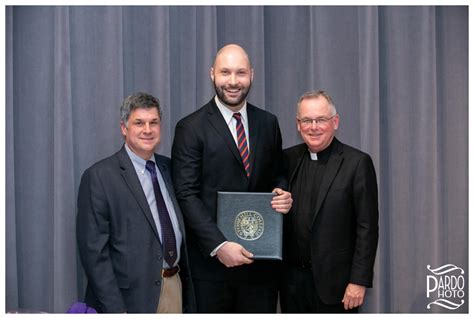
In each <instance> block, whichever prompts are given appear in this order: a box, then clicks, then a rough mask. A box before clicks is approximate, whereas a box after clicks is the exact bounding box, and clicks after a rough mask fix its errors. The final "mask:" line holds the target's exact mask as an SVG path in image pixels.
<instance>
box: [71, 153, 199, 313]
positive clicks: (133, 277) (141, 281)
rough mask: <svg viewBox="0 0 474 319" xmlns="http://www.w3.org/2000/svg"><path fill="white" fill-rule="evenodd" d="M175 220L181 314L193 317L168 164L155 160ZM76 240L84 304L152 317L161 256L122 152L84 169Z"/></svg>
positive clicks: (143, 200)
mask: <svg viewBox="0 0 474 319" xmlns="http://www.w3.org/2000/svg"><path fill="white" fill-rule="evenodd" d="M155 160H156V164H157V166H158V168H159V170H160V172H161V174H162V176H163V179H164V181H165V183H166V186H167V189H168V193H169V194H170V197H171V199H172V201H173V204H174V210H175V212H176V215H177V217H178V221H179V225H180V229H181V233H182V234H183V244H182V246H181V259H180V267H181V272H180V273H179V274H180V277H181V280H182V283H183V311H184V312H192V311H194V295H193V290H192V284H191V280H190V278H189V269H188V259H187V258H188V257H187V249H186V246H185V241H184V239H185V238H186V237H185V228H184V222H183V217H182V214H181V211H180V208H179V206H178V203H177V201H176V198H175V195H174V189H173V185H172V181H171V167H170V164H171V163H170V159H169V158H167V157H164V156H160V155H157V154H155ZM76 227H77V229H76V235H77V242H78V248H79V254H80V257H81V261H82V265H83V266H84V270H85V273H86V275H87V278H88V285H87V291H86V296H85V302H86V303H87V304H88V305H89V306H91V307H94V308H95V309H96V310H97V311H98V312H107V313H113V312H118V313H121V312H125V311H126V312H131V313H142V312H143V313H156V309H157V306H158V302H159V299H160V290H161V280H162V278H161V269H162V266H163V253H162V249H161V243H160V240H159V236H158V231H157V229H156V225H155V222H154V220H153V217H152V213H151V210H150V207H149V205H148V202H147V199H146V197H145V194H144V192H143V189H142V186H141V184H140V181H139V179H138V176H137V174H136V171H135V168H134V166H133V164H132V161H131V160H130V157H129V156H128V154H127V151H126V150H125V147H122V148H121V149H120V151H118V152H117V153H115V154H114V155H112V156H110V157H108V158H106V159H104V160H102V161H99V162H98V163H96V164H94V165H93V166H91V167H90V168H88V169H87V170H86V171H85V172H84V174H83V176H82V179H81V184H80V187H79V196H78V214H77V224H76Z"/></svg>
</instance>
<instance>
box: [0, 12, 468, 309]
mask: <svg viewBox="0 0 474 319" xmlns="http://www.w3.org/2000/svg"><path fill="white" fill-rule="evenodd" d="M227 43H238V44H240V45H242V46H243V47H245V48H246V49H247V51H248V53H249V55H250V57H251V59H252V62H253V66H254V68H255V79H254V83H253V87H252V90H251V94H250V95H249V100H250V101H251V102H252V103H254V104H256V105H258V106H260V107H262V108H263V109H266V110H268V111H270V112H272V113H274V114H276V115H277V116H278V118H279V121H280V126H281V130H282V134H283V142H284V146H285V147H289V146H292V145H294V144H296V143H300V142H301V140H300V138H299V135H298V134H297V131H296V125H295V104H296V101H297V99H298V97H299V96H300V95H301V94H302V93H303V92H304V91H306V90H309V89H324V90H327V91H328V92H329V93H330V94H331V95H332V96H333V98H334V101H335V104H336V107H337V109H338V112H339V114H340V116H341V125H340V130H339V132H338V137H339V139H340V140H341V141H342V142H344V143H347V144H350V145H352V146H354V147H357V148H360V149H362V150H363V151H365V152H368V153H369V154H370V155H371V156H372V158H373V159H374V163H375V167H376V171H377V177H378V182H379V193H380V242H379V248H378V252H377V259H376V265H375V280H374V288H373V289H370V290H368V293H367V297H366V302H365V305H364V306H363V308H362V311H363V312H383V313H387V312H388V313H392V312H467V311H468V299H469V296H468V287H467V282H468V193H467V185H468V134H467V132H468V117H467V115H468V7H467V6H464V7H456V6H449V7H432V6H409V7H392V6H391V7H374V6H369V7H365V6H364V7H354V6H337V7H330V6H324V7H319V6H318V7H307V6H297V7H294V6H251V7H233V6H222V7H220V6H218V7H215V6H199V7H192V6H178V7H172V6H171V7H167V6H156V7H141V6H134V7H81V6H74V7H31V6H19V7H17V6H7V7H6V308H7V310H11V309H18V308H20V309H27V310H37V311H46V312H65V311H66V310H67V308H68V307H69V306H70V305H71V304H72V303H73V302H74V301H77V300H80V299H81V298H82V296H83V291H84V287H85V283H86V282H85V278H84V276H83V273H82V269H81V266H80V263H79V261H78V258H77V254H76V244H75V215H76V197H77V191H78V185H79V181H80V177H81V174H82V172H83V171H84V170H85V169H86V168H87V167H89V166H90V165H91V164H93V163H94V162H96V161H98V160H99V159H101V158H103V157H105V156H108V155H110V154H112V153H113V152H115V151H116V150H118V149H119V148H120V146H121V144H122V138H121V136H120V130H119V106H120V104H121V101H122V100H123V98H124V97H125V96H126V95H129V94H130V93H132V92H135V91H139V90H140V91H147V92H150V93H151V94H153V95H156V96H157V97H159V99H160V100H161V102H162V104H163V108H164V115H163V131H162V134H163V138H162V143H161V145H160V148H159V152H160V153H161V154H164V155H167V156H169V155H170V149H171V144H172V141H173V135H174V126H175V124H176V122H177V121H178V120H179V119H181V118H182V117H183V116H185V115H187V114H189V113H191V112H193V111H194V110H196V109H197V108H199V107H200V106H201V105H203V104H204V103H206V102H207V101H209V100H210V99H211V97H212V96H213V88H212V85H211V83H210V80H209V75H208V74H209V67H210V65H211V64H212V61H213V58H214V54H215V52H216V50H217V49H218V48H220V47H221V46H223V45H225V44H227ZM445 264H454V265H456V266H458V267H460V268H463V270H464V271H465V272H464V274H463V276H464V278H465V283H466V284H465V287H464V288H463V292H464V298H463V300H464V305H462V306H461V307H459V308H458V309H457V310H448V309H445V308H443V307H441V306H437V305H432V306H431V308H430V309H428V308H427V304H428V303H429V302H431V301H434V299H436V298H437V296H433V295H431V296H430V297H429V298H427V294H426V290H427V276H428V275H430V274H431V273H430V272H429V270H428V269H427V266H428V265H430V266H431V268H435V267H440V266H442V265H445ZM451 274H452V273H451ZM456 275H459V272H457V273H456ZM457 301H459V300H457Z"/></svg>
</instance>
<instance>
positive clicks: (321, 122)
mask: <svg viewBox="0 0 474 319" xmlns="http://www.w3.org/2000/svg"><path fill="white" fill-rule="evenodd" d="M334 116H336V114H334V115H333V116H331V117H318V118H315V119H308V118H302V119H300V118H296V119H297V120H298V122H300V124H301V126H304V127H310V126H311V125H313V123H315V124H316V125H317V126H323V125H326V124H327V123H328V122H329V121H330V120H331V119H332V118H333V117H334Z"/></svg>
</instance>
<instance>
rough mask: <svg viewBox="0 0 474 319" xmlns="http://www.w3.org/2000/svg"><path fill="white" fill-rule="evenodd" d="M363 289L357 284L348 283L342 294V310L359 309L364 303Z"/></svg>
mask: <svg viewBox="0 0 474 319" xmlns="http://www.w3.org/2000/svg"><path fill="white" fill-rule="evenodd" d="M364 296H365V287H364V286H361V285H357V284H352V283H349V284H348V285H347V287H346V292H345V293H344V298H342V302H343V303H344V309H346V310H348V309H352V308H355V307H359V306H360V305H362V303H363V302H364Z"/></svg>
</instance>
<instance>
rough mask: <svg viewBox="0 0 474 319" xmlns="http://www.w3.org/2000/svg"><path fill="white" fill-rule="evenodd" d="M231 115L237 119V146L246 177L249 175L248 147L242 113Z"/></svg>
mask: <svg viewBox="0 0 474 319" xmlns="http://www.w3.org/2000/svg"><path fill="white" fill-rule="evenodd" d="M233 117H234V118H235V119H236V121H237V125H236V128H237V146H238V148H239V153H240V157H242V163H244V168H245V172H246V173H247V177H250V163H249V148H248V146H247V138H246V137H245V130H244V125H243V124H242V115H241V114H240V113H234V115H233Z"/></svg>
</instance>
